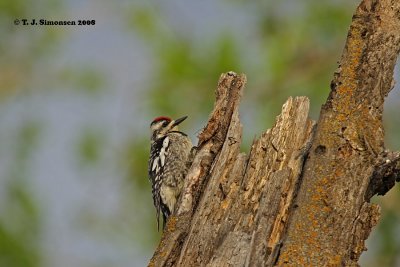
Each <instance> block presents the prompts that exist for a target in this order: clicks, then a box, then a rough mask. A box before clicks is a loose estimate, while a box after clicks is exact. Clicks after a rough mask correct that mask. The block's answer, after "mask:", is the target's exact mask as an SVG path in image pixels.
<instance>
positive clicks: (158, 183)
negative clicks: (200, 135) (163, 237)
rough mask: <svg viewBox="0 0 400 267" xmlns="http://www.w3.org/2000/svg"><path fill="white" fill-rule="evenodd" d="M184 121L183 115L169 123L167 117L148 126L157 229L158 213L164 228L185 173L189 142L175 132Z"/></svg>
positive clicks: (150, 173)
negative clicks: (161, 217) (149, 130)
mask: <svg viewBox="0 0 400 267" xmlns="http://www.w3.org/2000/svg"><path fill="white" fill-rule="evenodd" d="M186 118H187V116H185V117H182V118H179V119H177V120H172V119H171V118H168V117H157V118H155V119H154V120H153V121H152V123H151V124H150V129H151V138H150V139H151V149H150V159H149V167H148V168H149V179H150V182H151V185H152V194H153V201H154V206H155V207H156V211H157V227H158V229H159V228H160V226H159V218H160V211H161V213H162V216H163V227H165V224H166V221H167V219H168V217H169V216H170V215H171V213H172V212H173V211H174V209H175V204H176V202H177V200H178V198H179V195H180V193H181V191H182V187H183V182H184V179H185V176H186V173H187V171H188V167H187V161H188V158H189V154H190V151H191V149H192V142H191V141H190V139H189V138H188V136H187V135H186V134H185V133H183V132H181V131H179V130H178V125H179V124H180V123H181V122H183V121H184V120H185V119H186Z"/></svg>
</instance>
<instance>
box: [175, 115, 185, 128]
mask: <svg viewBox="0 0 400 267" xmlns="http://www.w3.org/2000/svg"><path fill="white" fill-rule="evenodd" d="M187 117H188V116H185V117H182V118H179V119H176V120H175V121H174V123H173V124H172V127H175V126H177V125H178V124H180V123H181V122H183V121H184V120H186V118H187Z"/></svg>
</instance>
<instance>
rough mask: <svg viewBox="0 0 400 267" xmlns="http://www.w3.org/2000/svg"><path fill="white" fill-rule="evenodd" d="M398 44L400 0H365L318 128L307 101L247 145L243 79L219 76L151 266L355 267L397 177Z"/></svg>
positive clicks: (288, 107) (286, 109)
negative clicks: (385, 116)
mask: <svg viewBox="0 0 400 267" xmlns="http://www.w3.org/2000/svg"><path fill="white" fill-rule="evenodd" d="M399 50H400V2H399V1H398V0H364V1H362V3H361V4H360V6H359V7H358V9H357V11H356V13H355V14H354V17H353V22H352V24H351V27H350V30H349V34H348V39H347V43H346V46H345V49H344V52H343V56H342V59H341V61H340V66H339V68H338V70H337V71H336V72H335V75H334V79H333V81H332V84H331V89H332V90H331V93H330V95H329V97H328V100H327V102H326V104H325V105H324V106H323V107H322V109H321V114H320V118H319V121H318V123H317V125H315V122H313V121H311V120H310V119H309V118H308V111H309V101H308V99H307V98H306V97H296V98H289V99H288V101H287V102H286V103H285V104H284V105H283V108H282V112H281V114H280V115H279V116H278V117H277V119H276V122H275V124H274V126H273V127H272V128H271V129H269V130H267V131H266V132H264V133H262V134H261V136H260V137H259V138H257V139H256V140H254V142H253V144H252V147H251V150H250V153H249V154H248V155H246V154H244V153H241V152H240V142H241V134H242V126H241V123H240V120H239V103H240V99H241V96H242V92H243V88H244V85H245V83H246V77H245V76H244V75H237V74H235V73H233V72H229V73H226V74H223V75H221V78H220V80H219V83H218V86H217V90H216V102H215V106H214V110H213V112H212V113H211V116H210V118H209V121H208V124H207V126H206V127H205V128H204V130H203V131H202V132H201V134H200V135H199V142H198V147H197V149H196V151H194V152H195V153H194V159H193V162H192V165H191V167H190V170H189V173H188V175H187V177H186V181H185V185H184V190H183V193H182V194H181V199H180V204H179V207H178V209H177V210H176V211H175V213H174V215H173V216H171V217H170V219H169V220H168V223H167V226H166V229H165V231H164V233H163V236H162V239H161V242H160V245H159V247H158V248H157V251H156V252H155V254H154V256H153V258H152V260H151V262H150V264H149V266H218V267H219V266H357V261H358V259H359V257H360V255H361V253H362V251H363V250H364V249H365V247H364V241H365V240H366V239H367V237H368V235H369V233H370V231H371V229H372V228H373V226H374V225H376V223H377V222H378V219H379V212H380V211H379V207H378V206H377V205H372V204H370V203H369V200H370V198H371V197H372V196H373V195H375V194H381V195H384V194H385V193H386V192H387V191H388V190H390V189H391V188H392V187H393V186H394V183H395V181H398V180H400V153H399V152H390V151H387V150H386V149H385V148H384V143H383V126H382V111H383V102H384V97H385V96H386V95H387V94H388V93H389V91H390V90H391V89H392V88H393V84H394V82H393V68H394V65H395V62H396V58H397V55H398V53H399Z"/></svg>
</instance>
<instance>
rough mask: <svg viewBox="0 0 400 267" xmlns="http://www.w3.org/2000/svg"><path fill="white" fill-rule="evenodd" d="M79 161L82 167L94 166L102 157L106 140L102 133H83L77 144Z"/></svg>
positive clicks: (89, 130)
mask: <svg viewBox="0 0 400 267" xmlns="http://www.w3.org/2000/svg"><path fill="white" fill-rule="evenodd" d="M77 144H78V145H77V151H78V159H79V162H80V163H81V165H83V166H85V165H93V164H95V163H97V162H98V160H99V158H100V156H101V149H102V148H103V146H104V138H103V136H102V135H101V132H100V131H94V130H92V129H87V130H85V131H83V133H82V135H81V136H80V137H79V140H78V142H77Z"/></svg>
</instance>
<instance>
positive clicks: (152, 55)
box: [0, 0, 400, 267]
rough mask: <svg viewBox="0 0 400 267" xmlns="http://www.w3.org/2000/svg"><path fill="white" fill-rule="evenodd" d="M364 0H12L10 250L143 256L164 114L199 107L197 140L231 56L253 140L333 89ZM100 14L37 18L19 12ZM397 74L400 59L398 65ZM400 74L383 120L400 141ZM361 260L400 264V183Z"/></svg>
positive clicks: (5, 100)
mask: <svg viewBox="0 0 400 267" xmlns="http://www.w3.org/2000/svg"><path fill="white" fill-rule="evenodd" d="M357 4H358V1H355V0H351V1H349V0H335V1H317V0H313V1H312V0H304V1H298V0H296V1H295V0H287V1H251V3H248V1H238V0H237V1H223V0H217V1H216V0H204V1H183V0H170V1H168V2H167V1H154V0H134V1H113V2H111V1H105V0H98V1H94V0H88V1H78V0H38V1H35V3H34V4H33V3H31V2H30V1H23V0H16V1H6V0H0V22H1V28H0V37H1V38H0V50H1V53H0V58H1V60H0V68H1V70H0V73H1V75H0V101H1V102H0V125H1V127H0V266H1V267H3V266H4V267H36V266H46V267H47V266H48V267H51V266H58V267H64V266H65V267H70V266H83V267H86V266H87V267H92V266H93V267H95V266H96V267H101V266H116V267H119V266H121V267H122V266H123V267H125V266H143V265H146V263H147V262H148V260H149V258H150V257H151V255H152V253H153V251H154V249H155V246H156V244H157V242H158V239H159V233H157V228H156V220H155V210H154V207H153V203H152V198H151V193H150V184H149V182H148V179H147V174H146V172H147V156H148V150H149V140H148V138H149V137H148V135H149V129H148V126H149V123H150V121H151V120H152V119H153V118H154V117H156V116H159V115H168V116H172V117H176V116H183V115H188V116H189V119H188V120H187V121H185V123H184V124H183V125H182V127H183V130H184V131H186V132H188V133H189V135H190V136H191V138H192V140H193V142H195V141H196V135H197V133H198V132H199V131H200V130H201V128H202V126H203V125H204V124H205V122H206V121H207V117H208V115H209V113H210V111H211V109H212V106H213V101H214V89H215V87H216V83H217V80H218V77H219V75H220V74H221V73H222V72H227V71H230V70H234V71H236V72H238V73H242V72H243V73H245V74H247V76H248V84H247V88H246V90H245V95H244V98H243V103H242V106H241V119H242V122H243V124H244V143H243V150H244V151H247V150H248V147H249V145H250V142H251V141H252V139H253V138H254V136H256V135H259V134H260V133H261V132H262V131H263V130H265V129H267V128H269V127H271V126H272V124H273V122H274V118H275V116H277V115H278V114H279V112H280V109H281V106H282V104H283V103H284V101H285V100H286V99H287V97H289V96H298V95H306V96H308V97H309V98H310V99H311V117H312V118H313V119H317V118H318V113H319V109H320V106H321V104H322V103H324V101H325V99H326V97H327V95H328V93H329V84H330V80H331V78H332V75H333V72H334V70H335V68H336V66H337V61H338V60H339V59H340V55H341V52H342V49H343V46H344V42H345V38H346V35H347V30H348V27H349V25H350V21H351V16H352V13H353V11H354V10H355V7H356V5H357ZM33 18H35V19H37V20H38V19H42V18H43V19H47V20H65V19H66V20H78V19H83V20H95V21H96V23H95V25H90V26H88V25H86V26H78V25H76V26H23V25H14V20H15V19H28V20H30V19H33ZM396 76H397V80H399V78H400V77H399V76H400V73H399V70H398V68H397V69H396ZM399 104H400V93H399V88H398V87H397V88H396V89H395V90H393V91H392V92H391V94H390V95H389V97H388V99H387V101H386V106H385V115H384V122H385V127H386V145H387V147H388V148H390V149H392V150H395V149H397V150H399V149H400V138H399V136H400V134H399V132H400V131H399V130H400V129H399V125H400V117H399V116H398V110H399ZM374 202H377V203H379V204H380V205H381V206H382V213H383V216H382V220H381V223H380V225H379V226H378V227H377V228H376V231H374V232H373V233H372V235H371V237H370V238H369V239H368V242H367V243H368V244H367V246H368V251H367V252H365V253H364V254H363V256H362V260H361V264H362V266H400V207H399V206H398V203H400V190H399V186H397V187H396V188H394V189H393V190H392V191H390V193H388V194H387V195H386V196H385V197H384V198H382V197H376V198H374Z"/></svg>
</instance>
